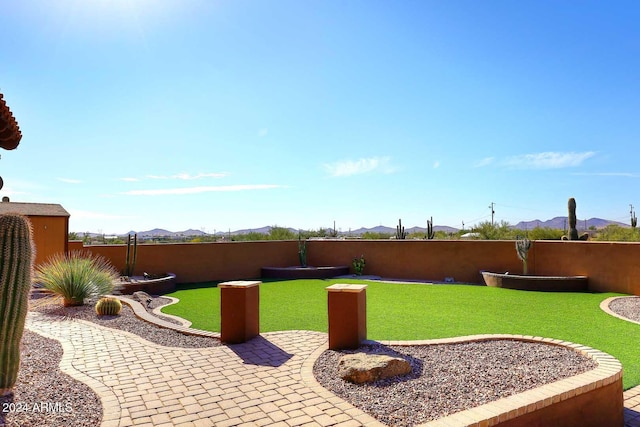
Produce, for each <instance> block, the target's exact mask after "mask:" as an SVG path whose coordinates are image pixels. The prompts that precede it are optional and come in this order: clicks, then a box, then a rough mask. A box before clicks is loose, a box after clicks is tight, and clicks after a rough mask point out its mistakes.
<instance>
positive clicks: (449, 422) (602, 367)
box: [301, 334, 622, 427]
mask: <svg viewBox="0 0 640 427" xmlns="http://www.w3.org/2000/svg"><path fill="white" fill-rule="evenodd" d="M499 339H511V340H518V341H528V342H538V343H543V344H550V345H558V346H563V347H567V348H570V349H572V350H575V351H577V352H579V353H582V354H584V355H586V356H588V357H590V358H592V359H593V360H594V361H595V362H596V363H597V364H598V366H597V367H596V368H595V369H592V370H590V371H587V372H584V373H582V374H579V375H575V376H572V377H569V378H565V379H562V380H559V381H555V382H552V383H549V384H545V385H543V386H540V387H537V388H534V389H531V390H527V391H525V392H522V393H518V394H514V395H512V396H509V397H505V398H502V399H499V400H495V401H493V402H489V403H486V404H484V405H481V406H477V407H475V408H471V409H467V410H464V411H461V412H457V413H455V414H452V415H449V416H446V417H443V418H439V419H437V420H433V421H430V422H427V423H424V424H420V426H422V427H445V426H446V427H455V426H461V427H462V426H477V427H480V426H494V425H497V424H500V423H503V422H505V421H509V420H513V419H515V418H517V417H520V416H523V415H526V414H530V413H533V412H535V411H539V410H542V409H544V408H549V407H551V406H553V405H556V404H559V403H561V402H564V401H566V400H568V399H572V398H575V397H577V396H580V395H582V394H585V393H588V392H591V391H593V390H595V389H597V388H602V387H605V386H608V385H610V384H613V383H614V382H616V381H618V382H621V381H622V364H621V363H620V362H619V361H618V360H617V359H615V358H614V357H613V356H610V355H609V354H607V353H604V352H602V351H599V350H596V349H593V348H591V347H587V346H583V345H580V344H575V343H571V342H568V341H562V340H556V339H551V338H542V337H533V336H523V335H493V334H491V335H471V336H464V337H454V338H445V339H434V340H421V341H366V343H379V344H383V345H394V346H402V345H435V344H454V343H463V342H473V341H486V340H499ZM327 348H328V345H325V346H323V347H320V348H318V349H317V350H316V351H315V352H314V353H313V354H311V356H310V357H309V358H308V359H307V360H306V361H305V363H304V364H303V365H302V368H301V375H302V378H303V380H304V381H305V382H306V383H307V386H308V387H310V388H313V389H314V391H315V392H316V393H318V394H320V395H322V396H323V397H325V398H327V399H328V400H329V399H330V398H333V399H338V401H342V399H340V398H338V397H337V396H335V395H334V394H333V393H331V392H329V391H328V390H326V389H325V388H324V387H322V385H320V383H318V381H317V380H316V379H315V377H314V375H313V365H314V363H315V361H316V360H317V359H318V357H320V355H321V354H322V352H324V351H325V350H326V349H327ZM318 388H319V389H321V390H318ZM372 425H383V424H381V423H379V422H378V424H372Z"/></svg>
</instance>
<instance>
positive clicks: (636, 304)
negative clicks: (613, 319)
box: [609, 297, 640, 322]
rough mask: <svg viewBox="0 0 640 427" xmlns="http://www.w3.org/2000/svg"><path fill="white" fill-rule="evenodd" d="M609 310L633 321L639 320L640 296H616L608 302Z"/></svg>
mask: <svg viewBox="0 0 640 427" xmlns="http://www.w3.org/2000/svg"><path fill="white" fill-rule="evenodd" d="M609 310H611V311H613V312H614V313H616V314H618V315H620V316H622V317H626V318H627V319H630V320H633V321H634V322H640V297H624V298H616V299H614V300H613V301H611V302H610V303H609Z"/></svg>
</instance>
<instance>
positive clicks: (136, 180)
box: [119, 177, 140, 182]
mask: <svg viewBox="0 0 640 427" xmlns="http://www.w3.org/2000/svg"><path fill="white" fill-rule="evenodd" d="M119 180H120V181H126V182H138V181H140V179H138V178H131V177H126V178H120V179H119Z"/></svg>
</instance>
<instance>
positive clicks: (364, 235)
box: [361, 231, 393, 240]
mask: <svg viewBox="0 0 640 427" xmlns="http://www.w3.org/2000/svg"><path fill="white" fill-rule="evenodd" d="M391 236H393V234H391V233H376V232H375V231H365V232H364V233H362V236H361V237H362V238H363V239H368V240H379V239H390V238H391Z"/></svg>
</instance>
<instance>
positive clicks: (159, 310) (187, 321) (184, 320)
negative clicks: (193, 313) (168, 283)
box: [151, 295, 192, 328]
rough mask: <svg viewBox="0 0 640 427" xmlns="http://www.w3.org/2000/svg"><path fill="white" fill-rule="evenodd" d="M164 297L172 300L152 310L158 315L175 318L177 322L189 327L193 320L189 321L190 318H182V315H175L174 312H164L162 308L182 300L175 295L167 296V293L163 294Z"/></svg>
mask: <svg viewBox="0 0 640 427" xmlns="http://www.w3.org/2000/svg"><path fill="white" fill-rule="evenodd" d="M162 298H166V299H168V300H171V302H169V303H168V304H165V305H162V306H160V307H156V308H154V309H153V310H151V312H152V313H153V314H155V315H156V316H164V317H168V318H170V319H173V320H175V321H176V322H180V324H181V325H182V326H184V327H185V328H189V327H191V324H192V323H191V321H189V320H187V319H184V318H182V317H180V316H174V315H173V314H167V313H163V312H162V309H163V308H164V307H168V306H170V305H174V304H177V303H179V302H180V299H178V298H175V297H168V296H166V295H163V296H162Z"/></svg>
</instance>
